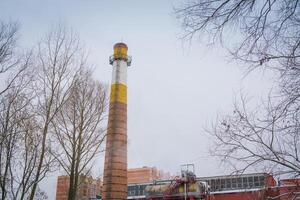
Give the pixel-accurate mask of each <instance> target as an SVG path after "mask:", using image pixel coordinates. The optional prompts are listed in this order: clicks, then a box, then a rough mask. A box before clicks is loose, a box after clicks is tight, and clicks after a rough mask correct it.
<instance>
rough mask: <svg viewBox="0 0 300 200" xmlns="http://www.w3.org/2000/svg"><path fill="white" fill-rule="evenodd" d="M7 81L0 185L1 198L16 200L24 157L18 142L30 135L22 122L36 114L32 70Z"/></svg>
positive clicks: (0, 124)
mask: <svg viewBox="0 0 300 200" xmlns="http://www.w3.org/2000/svg"><path fill="white" fill-rule="evenodd" d="M27 61H28V60H27ZM27 64H28V62H26V65H27ZM25 72H26V73H25ZM8 82H9V83H8V84H10V87H9V88H8V89H7V91H6V92H5V93H3V94H2V96H1V100H0V188H1V199H6V198H9V199H16V198H15V195H14V194H15V192H16V191H15V189H16V187H20V185H19V183H18V182H17V174H18V173H19V170H20V169H22V166H21V165H20V164H21V163H20V161H21V160H20V159H19V158H18V156H19V154H20V146H19V145H21V144H22V142H23V141H24V140H23V138H24V137H28V136H29V135H30V134H31V133H30V132H29V130H26V129H24V126H23V123H24V122H25V121H30V120H31V119H32V117H33V115H32V106H31V100H32V98H33V97H32V95H31V94H30V91H29V89H28V86H29V85H30V83H31V82H32V79H31V75H30V74H29V71H23V73H21V74H20V76H18V77H17V78H16V79H15V80H14V82H13V83H11V82H10V81H8ZM28 153H29V151H28ZM22 164H23V163H22ZM22 170H25V171H26V169H22ZM26 187H28V185H26ZM17 196H18V195H17Z"/></svg>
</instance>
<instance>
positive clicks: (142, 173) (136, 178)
mask: <svg viewBox="0 0 300 200" xmlns="http://www.w3.org/2000/svg"><path fill="white" fill-rule="evenodd" d="M127 177H128V184H129V185H130V184H131V185H130V186H129V187H130V188H131V187H133V189H134V187H135V185H136V184H141V183H149V182H153V181H155V180H162V179H170V178H171V177H170V174H169V173H165V172H163V171H162V170H158V169H157V168H155V167H142V168H134V169H128V171H127ZM68 190H69V177H68V176H59V177H58V178H57V189H56V200H67V199H68ZM101 193H102V182H101V180H95V179H93V178H92V177H86V176H81V184H80V186H79V189H78V191H77V197H78V200H86V199H92V198H96V195H97V196H100V195H101Z"/></svg>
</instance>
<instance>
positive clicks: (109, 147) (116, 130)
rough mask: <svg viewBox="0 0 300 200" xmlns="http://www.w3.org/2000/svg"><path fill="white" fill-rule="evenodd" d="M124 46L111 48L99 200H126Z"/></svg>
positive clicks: (125, 55) (125, 49)
mask: <svg viewBox="0 0 300 200" xmlns="http://www.w3.org/2000/svg"><path fill="white" fill-rule="evenodd" d="M127 50H128V47H127V45H126V44H124V43H117V44H115V45H114V54H113V55H112V56H111V57H110V59H109V61H110V64H111V65H112V66H113V72H112V83H111V91H110V101H109V117H108V128H107V137H106V152H105V163H104V176H103V199H104V200H119V199H120V200H121V199H122V200H125V199H127V67H128V66H130V63H131V57H130V56H128V55H127Z"/></svg>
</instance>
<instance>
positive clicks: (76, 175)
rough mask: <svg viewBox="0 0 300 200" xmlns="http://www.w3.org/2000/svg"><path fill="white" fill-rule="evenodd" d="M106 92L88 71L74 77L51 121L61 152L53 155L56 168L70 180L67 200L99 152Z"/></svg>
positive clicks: (73, 197) (84, 70) (71, 198)
mask: <svg viewBox="0 0 300 200" xmlns="http://www.w3.org/2000/svg"><path fill="white" fill-rule="evenodd" d="M106 109H107V94H106V88H105V87H104V86H103V85H102V84H100V83H99V82H97V81H95V80H93V77H92V74H91V70H88V69H82V70H81V71H80V74H79V75H78V76H77V77H76V79H75V81H74V84H73V86H72V88H71V91H70V93H69V95H68V100H67V102H66V104H64V105H63V107H62V109H61V110H60V112H59V114H58V115H57V116H56V117H55V120H54V121H53V126H54V129H55V133H56V140H57V142H58V144H59V148H60V149H61V150H60V151H59V152H55V153H56V155H55V157H56V158H57V160H58V161H59V163H60V166H61V167H62V168H63V169H64V171H65V172H66V173H67V174H68V176H69V177H70V183H69V194H68V199H69V200H75V199H76V194H77V189H78V186H79V184H80V182H81V180H80V177H81V175H82V174H89V172H90V169H91V167H92V161H93V159H94V158H95V156H96V155H97V154H98V153H99V152H100V151H102V150H103V149H102V148H101V145H102V144H103V140H104V129H103V128H102V127H101V126H102V125H103V120H104V119H105V117H106V115H105V114H106Z"/></svg>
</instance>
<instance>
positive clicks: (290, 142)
mask: <svg viewBox="0 0 300 200" xmlns="http://www.w3.org/2000/svg"><path fill="white" fill-rule="evenodd" d="M262 111H263V112H262ZM299 128H300V127H299V116H294V117H292V118H289V119H287V118H286V116H284V115H282V113H281V110H278V109H277V107H276V106H275V107H273V105H272V102H271V101H269V103H268V104H267V105H264V106H261V107H258V108H257V109H256V110H254V111H253V110H252V111H249V110H248V109H247V101H246V99H245V97H242V98H241V100H240V101H238V102H236V103H235V104H234V112H233V114H232V115H225V116H222V117H220V118H219V119H218V120H217V121H216V123H215V124H213V126H212V129H209V133H211V135H212V136H213V137H214V139H215V140H214V141H215V145H214V146H213V148H212V151H211V152H212V154H213V155H215V156H219V157H221V158H222V159H223V161H224V162H227V163H228V164H230V165H231V166H232V167H233V168H234V170H235V171H234V172H236V173H243V172H245V171H246V170H248V169H249V168H254V169H260V170H265V171H268V172H275V175H276V174H277V175H281V174H283V173H286V174H293V175H295V176H299V175H300V160H299V155H300V149H299V147H300V134H299Z"/></svg>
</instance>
